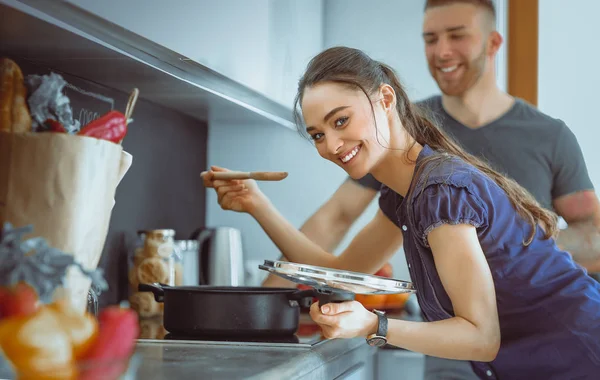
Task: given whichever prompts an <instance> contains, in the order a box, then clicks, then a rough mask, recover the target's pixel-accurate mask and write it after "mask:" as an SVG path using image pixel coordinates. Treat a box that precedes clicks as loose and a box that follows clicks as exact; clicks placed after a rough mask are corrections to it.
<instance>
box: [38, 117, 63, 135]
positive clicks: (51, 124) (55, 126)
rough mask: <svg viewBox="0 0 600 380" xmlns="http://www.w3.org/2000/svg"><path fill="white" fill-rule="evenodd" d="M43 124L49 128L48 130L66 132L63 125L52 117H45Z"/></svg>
mask: <svg viewBox="0 0 600 380" xmlns="http://www.w3.org/2000/svg"><path fill="white" fill-rule="evenodd" d="M44 125H46V126H47V127H48V128H49V129H48V131H49V132H58V133H67V130H66V129H65V127H64V126H63V125H62V124H61V123H60V122H59V121H56V120H54V119H46V121H44Z"/></svg>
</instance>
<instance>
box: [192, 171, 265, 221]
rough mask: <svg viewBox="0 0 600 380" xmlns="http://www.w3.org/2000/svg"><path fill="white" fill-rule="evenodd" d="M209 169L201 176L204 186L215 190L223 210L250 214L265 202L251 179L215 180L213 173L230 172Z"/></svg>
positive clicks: (263, 196)
mask: <svg viewBox="0 0 600 380" xmlns="http://www.w3.org/2000/svg"><path fill="white" fill-rule="evenodd" d="M210 168H211V170H210V171H208V172H206V173H203V175H202V179H203V181H204V186H205V187H212V188H214V189H215V191H216V192H217V200H218V202H219V205H221V208H222V209H223V210H231V211H237V212H246V213H249V214H252V213H253V212H254V210H256V208H257V207H260V205H261V204H262V203H264V202H265V201H266V197H265V195H264V194H263V193H262V191H260V189H259V188H258V185H257V184H256V181H254V180H252V179H246V180H215V179H213V176H214V175H213V174H214V172H226V171H230V170H227V169H225V168H220V167H218V166H211V167H210Z"/></svg>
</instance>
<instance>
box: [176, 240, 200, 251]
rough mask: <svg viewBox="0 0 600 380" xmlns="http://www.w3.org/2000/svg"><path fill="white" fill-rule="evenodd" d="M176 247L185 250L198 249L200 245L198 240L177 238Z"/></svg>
mask: <svg viewBox="0 0 600 380" xmlns="http://www.w3.org/2000/svg"><path fill="white" fill-rule="evenodd" d="M173 243H174V244H175V247H177V248H178V249H181V250H183V251H192V250H194V251H195V250H197V249H198V248H199V247H200V243H199V242H198V240H175V241H174V242H173Z"/></svg>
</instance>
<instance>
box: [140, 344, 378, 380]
mask: <svg viewBox="0 0 600 380" xmlns="http://www.w3.org/2000/svg"><path fill="white" fill-rule="evenodd" d="M136 352H137V353H139V354H141V355H142V357H143V359H142V364H141V367H140V368H139V370H138V373H137V378H138V379H157V380H160V379H169V380H173V379H230V380H235V379H261V380H269V379H273V380H275V379H276V380H280V379H301V378H304V377H305V376H308V377H306V378H310V379H315V380H318V379H332V378H335V377H337V376H339V375H340V374H342V373H344V372H345V371H347V370H348V369H349V368H350V367H352V366H354V365H355V364H356V363H358V362H360V361H362V360H365V359H366V358H367V357H368V355H369V354H375V352H376V349H375V348H373V347H370V346H369V345H367V344H366V342H365V340H364V339H362V338H356V339H333V340H327V341H324V342H322V343H319V344H317V345H315V346H314V347H313V348H311V349H295V348H285V347H284V348H281V347H258V346H244V345H239V346H234V345H231V346H223V345H206V344H198V343H173V342H162V343H161V342H153V343H148V342H139V343H138V344H137V348H136Z"/></svg>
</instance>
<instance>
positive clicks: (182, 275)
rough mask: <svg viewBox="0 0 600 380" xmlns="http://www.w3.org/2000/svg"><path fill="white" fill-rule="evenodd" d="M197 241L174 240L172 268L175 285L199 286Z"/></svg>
mask: <svg viewBox="0 0 600 380" xmlns="http://www.w3.org/2000/svg"><path fill="white" fill-rule="evenodd" d="M199 248H200V243H199V242H198V240H175V249H174V250H173V266H174V267H175V285H177V286H180V285H185V286H188V285H191V286H195V285H199V284H200V283H201V282H200V278H199V268H200V263H199V262H198V249H199Z"/></svg>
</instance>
